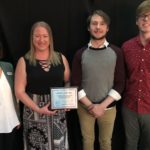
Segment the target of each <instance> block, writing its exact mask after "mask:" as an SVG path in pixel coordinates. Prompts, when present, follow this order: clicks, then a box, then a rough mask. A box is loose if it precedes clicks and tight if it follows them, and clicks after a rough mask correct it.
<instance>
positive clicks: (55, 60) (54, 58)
mask: <svg viewBox="0 0 150 150" xmlns="http://www.w3.org/2000/svg"><path fill="white" fill-rule="evenodd" d="M37 27H43V28H45V29H46V30H47V32H48V35H49V38H50V45H49V57H48V59H47V63H49V64H50V63H51V64H53V65H58V64H60V63H61V61H60V55H59V53H58V52H56V51H55V50H54V44H53V35H52V30H51V27H50V26H49V25H48V24H47V23H46V22H44V21H39V22H36V23H34V24H33V26H32V28H31V33H30V50H29V51H28V52H27V53H26V55H25V57H26V58H27V59H28V60H29V62H30V64H32V65H36V58H35V47H34V44H33V33H34V30H35V29H36V28H37Z"/></svg>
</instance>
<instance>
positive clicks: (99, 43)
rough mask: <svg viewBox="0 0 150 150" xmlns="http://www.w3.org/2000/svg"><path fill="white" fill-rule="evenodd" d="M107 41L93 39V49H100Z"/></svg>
mask: <svg viewBox="0 0 150 150" xmlns="http://www.w3.org/2000/svg"><path fill="white" fill-rule="evenodd" d="M105 40H106V39H101V40H95V39H91V44H92V47H94V48H99V47H101V46H102V45H103V44H104V42H105Z"/></svg>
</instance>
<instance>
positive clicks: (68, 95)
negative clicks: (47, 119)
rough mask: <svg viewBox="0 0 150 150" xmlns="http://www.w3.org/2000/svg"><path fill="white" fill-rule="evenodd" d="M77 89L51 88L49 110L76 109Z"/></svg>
mask: <svg viewBox="0 0 150 150" xmlns="http://www.w3.org/2000/svg"><path fill="white" fill-rule="evenodd" d="M77 91H78V90H77V87H52V88H51V89H50V94H51V109H52V110H53V109H77V107H78V102H77V100H78V97H77Z"/></svg>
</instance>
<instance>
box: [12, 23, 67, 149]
mask: <svg viewBox="0 0 150 150" xmlns="http://www.w3.org/2000/svg"><path fill="white" fill-rule="evenodd" d="M30 38H31V40H30V45H31V47H30V50H29V52H27V54H26V55H25V56H23V57H21V58H20V59H19V61H18V63H17V67H16V72H15V93H16V96H17V98H18V99H19V100H20V101H21V102H23V103H24V112H23V129H24V131H23V134H24V149H25V150H35V149H36V150H56V149H57V150H68V149H69V146H68V135H67V133H68V132H67V123H66V116H65V110H50V109H49V105H50V87H63V86H64V82H68V81H69V78H70V77H69V76H70V69H69V64H68V61H67V59H66V58H65V56H64V55H62V54H61V53H59V52H56V51H54V47H53V36H52V30H51V28H50V26H49V25H48V24H47V23H46V22H43V21H40V22H36V23H35V24H34V25H33V26H32V29H31V37H30Z"/></svg>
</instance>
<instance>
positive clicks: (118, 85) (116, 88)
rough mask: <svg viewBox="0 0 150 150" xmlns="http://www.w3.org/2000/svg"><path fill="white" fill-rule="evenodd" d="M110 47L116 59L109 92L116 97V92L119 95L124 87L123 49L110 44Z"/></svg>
mask: <svg viewBox="0 0 150 150" xmlns="http://www.w3.org/2000/svg"><path fill="white" fill-rule="evenodd" d="M111 48H112V49H113V50H114V51H115V53H116V55H117V60H116V67H115V73H114V85H113V87H112V89H111V91H110V92H109V94H114V97H115V96H116V97H117V93H118V94H120V95H121V93H122V92H123V90H124V87H125V64H124V57H123V51H122V50H121V49H120V48H118V47H116V46H114V45H111ZM120 98H121V97H120Z"/></svg>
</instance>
